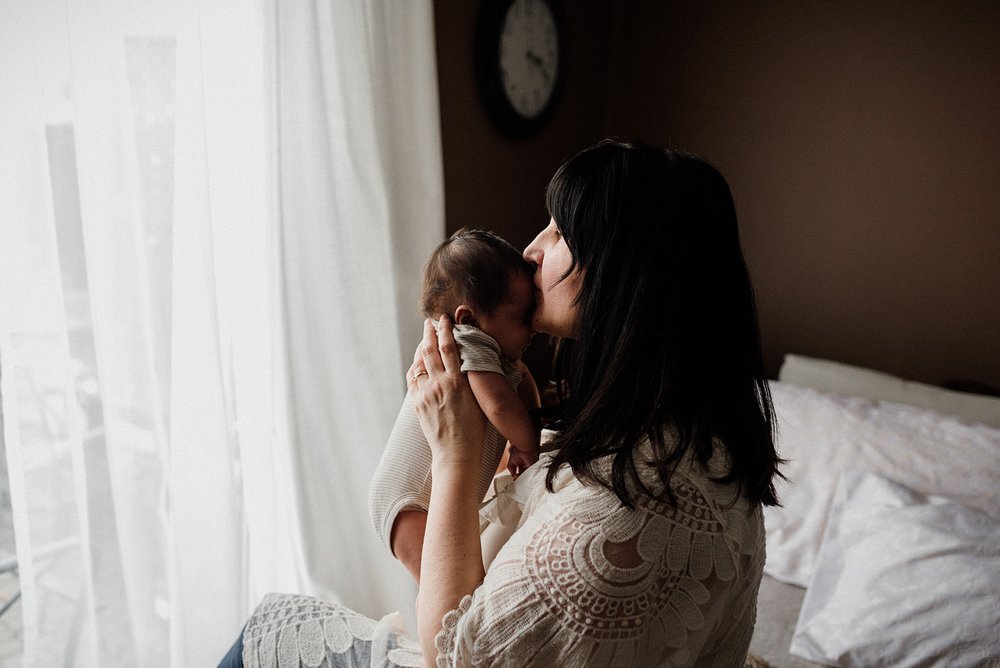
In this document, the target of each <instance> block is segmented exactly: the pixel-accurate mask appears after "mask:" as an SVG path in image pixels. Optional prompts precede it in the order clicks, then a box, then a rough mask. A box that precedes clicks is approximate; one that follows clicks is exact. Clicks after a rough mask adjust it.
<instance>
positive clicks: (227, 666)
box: [219, 626, 246, 668]
mask: <svg viewBox="0 0 1000 668" xmlns="http://www.w3.org/2000/svg"><path fill="white" fill-rule="evenodd" d="M245 630H246V627H245V626H244V627H243V628H242V629H240V635H239V637H238V638H237V639H236V642H234V643H233V646H232V647H230V648H229V651H228V652H226V656H225V657H223V659H222V661H220V662H219V668H243V631H245Z"/></svg>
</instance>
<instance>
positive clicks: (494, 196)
mask: <svg viewBox="0 0 1000 668" xmlns="http://www.w3.org/2000/svg"><path fill="white" fill-rule="evenodd" d="M562 7H563V9H564V11H565V13H566V23H567V28H568V33H569V38H570V44H569V51H568V57H567V67H568V68H569V78H568V80H567V86H566V92H565V96H564V98H563V100H562V103H561V104H560V108H559V111H558V113H557V115H556V117H555V119H554V122H553V124H552V126H551V127H550V128H548V129H547V130H546V131H544V132H543V133H542V134H541V135H540V136H539V137H538V138H535V139H532V140H527V141H522V142H518V141H514V140H508V139H505V138H503V137H502V136H501V135H499V133H498V132H497V131H495V130H493V128H492V127H491V126H490V124H489V122H488V120H487V118H486V115H485V112H484V111H483V110H482V107H481V105H480V103H479V100H478V98H477V96H476V91H475V85H474V80H473V78H472V57H471V50H472V43H473V42H472V40H473V36H474V25H475V3H472V2H464V1H459V0H449V1H444V0H437V2H436V4H435V10H436V19H437V38H438V57H439V65H438V67H439V76H440V84H441V103H442V107H441V113H442V130H443V142H444V160H445V187H446V212H447V218H448V228H449V230H453V229H456V228H457V227H459V226H461V225H464V224H470V223H474V224H477V225H482V226H485V227H491V228H493V229H496V230H497V231H498V232H500V233H502V234H504V235H505V236H508V238H509V239H510V240H511V241H512V242H513V243H517V244H523V243H525V242H526V241H528V240H529V239H530V238H531V235H532V234H533V232H534V231H535V230H537V229H538V228H539V227H540V226H541V224H542V223H543V222H544V217H545V213H544V207H543V200H542V195H543V193H544V187H545V183H546V182H547V180H548V178H549V176H550V175H551V173H552V171H553V170H554V169H555V167H556V166H557V165H558V164H559V162H560V161H561V160H562V159H563V158H564V157H566V156H567V155H569V154H571V153H573V152H575V151H576V150H578V149H580V148H583V147H584V146H586V145H589V144H591V143H593V142H594V141H595V140H596V139H598V138H600V137H601V136H606V135H615V136H624V137H635V138H643V139H646V140H648V141H651V142H654V143H659V144H663V145H668V146H674V147H677V148H685V149H688V150H693V151H695V152H697V153H699V154H701V155H702V156H704V157H706V158H707V159H709V160H711V161H712V162H714V163H715V164H716V165H717V166H718V167H719V168H720V169H721V170H722V172H723V173H724V174H725V175H726V177H727V178H728V180H729V181H730V184H731V185H732V188H733V193H734V196H735V199H736V205H737V210H738V211H739V214H740V220H741V227H742V229H743V239H744V245H745V249H746V254H747V258H748V261H749V263H750V266H751V272H752V274H753V276H754V280H755V284H756V287H757V292H758V301H759V308H760V317H761V327H762V334H763V338H764V348H765V357H766V361H767V363H768V368H769V371H770V373H771V374H772V375H773V374H774V373H776V371H777V367H778V364H780V360H781V356H782V355H783V354H784V353H786V352H799V353H803V354H810V355H815V356H821V357H827V358H831V359H838V360H842V361H846V362H850V363H855V364H860V365H864V366H868V367H872V368H877V369H882V370H886V371H889V372H892V373H896V374H899V375H902V376H905V377H909V378H915V379H919V380H925V381H928V382H941V381H944V380H947V379H952V378H971V379H976V380H979V381H984V382H988V383H990V384H993V385H1000V337H998V333H1000V152H998V148H1000V122H998V119H1000V114H998V109H1000V83H998V82H1000V3H987V2H978V3H972V2H925V3H916V2H898V3H887V2H879V3H864V2H847V3H819V2H814V3H797V2H777V1H758V2H754V3H735V2H734V3H700V2H698V3H696V2H684V3H681V2H640V1H634V2H623V3H615V4H614V5H613V8H612V9H609V7H612V3H603V2H596V1H595V2H579V1H576V2H563V3H562Z"/></svg>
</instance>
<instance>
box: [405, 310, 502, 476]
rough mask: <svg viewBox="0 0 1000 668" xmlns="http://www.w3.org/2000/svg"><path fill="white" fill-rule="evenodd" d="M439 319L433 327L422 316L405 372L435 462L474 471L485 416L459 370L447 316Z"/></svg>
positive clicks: (456, 349)
mask: <svg viewBox="0 0 1000 668" xmlns="http://www.w3.org/2000/svg"><path fill="white" fill-rule="evenodd" d="M439 322H440V324H439V327H440V331H435V330H434V324H433V323H432V322H431V321H430V320H429V319H428V320H425V321H424V338H423V340H422V341H421V342H420V346H419V347H418V348H417V351H416V352H415V353H414V355H413V365H412V366H411V367H410V370H409V372H408V373H407V379H408V386H409V390H410V392H412V393H413V403H414V406H415V407H416V411H417V417H418V418H419V420H420V428H421V429H422V430H423V432H424V436H426V437H427V442H428V443H429V444H430V447H431V456H432V457H433V465H434V466H435V467H437V466H441V465H448V466H450V465H459V466H463V467H469V468H470V469H473V470H475V471H477V472H478V470H479V466H480V456H481V451H482V445H483V437H484V436H485V434H486V417H485V416H484V415H483V412H482V410H480V408H479V404H478V403H476V397H475V396H474V395H473V394H472V389H471V388H470V387H469V381H468V379H467V378H466V377H465V374H463V373H462V361H461V359H460V358H459V356H458V346H457V345H456V344H455V337H454V335H453V334H452V325H451V321H450V320H449V319H448V318H447V316H441V320H440V321H439Z"/></svg>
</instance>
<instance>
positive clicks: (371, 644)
mask: <svg viewBox="0 0 1000 668" xmlns="http://www.w3.org/2000/svg"><path fill="white" fill-rule="evenodd" d="M243 665H245V666H247V668H271V667H275V666H276V667H277V668H293V667H294V668H298V667H299V666H311V667H317V666H344V667H347V666H350V667H352V668H357V667H360V666H390V667H399V668H403V667H416V666H421V665H422V663H421V654H420V646H419V645H418V644H417V643H416V642H414V641H412V640H411V639H410V638H409V637H408V636H407V635H406V633H405V630H404V629H403V625H402V622H401V620H400V619H399V616H398V615H395V614H393V615H387V616H386V617H383V618H382V619H381V620H379V621H377V622H376V621H375V620H372V619H369V618H368V617H365V616H364V615H361V614H359V613H357V612H354V611H353V610H350V609H349V608H345V607H344V606H341V605H337V604H334V603H328V602H326V601H321V600H320V599H317V598H313V597H311V596H298V595H293V594H268V595H267V596H265V597H264V600H263V601H262V602H261V604H260V605H259V606H258V607H257V610H256V611H255V612H254V614H253V616H252V617H251V618H250V621H249V622H248V623H247V627H246V630H245V631H244V632H243Z"/></svg>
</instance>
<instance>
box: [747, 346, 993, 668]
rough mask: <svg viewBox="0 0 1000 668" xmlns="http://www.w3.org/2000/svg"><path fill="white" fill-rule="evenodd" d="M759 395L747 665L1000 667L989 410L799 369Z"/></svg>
mask: <svg viewBox="0 0 1000 668" xmlns="http://www.w3.org/2000/svg"><path fill="white" fill-rule="evenodd" d="M771 392H772V399H773V401H774V406H775V413H776V416H777V425H778V430H779V433H778V448H779V452H780V454H781V456H782V457H784V458H786V459H788V463H787V465H786V466H785V467H784V469H783V471H784V472H785V474H786V475H787V476H788V480H787V481H782V482H781V483H780V485H779V487H778V492H779V497H780V499H781V501H782V507H781V508H769V509H767V511H766V512H765V526H766V529H767V550H768V556H767V563H766V566H765V577H764V580H763V582H762V584H761V589H760V595H759V598H758V608H757V626H756V628H755V631H754V636H753V640H752V641H751V646H750V652H751V656H752V658H753V659H755V660H757V661H758V663H757V664H756V665H765V666H772V667H773V668H805V667H811V666H817V665H835V666H1000V398H997V397H992V396H986V395H979V394H972V393H968V392H956V391H951V390H946V389H943V388H938V387H933V386H930V385H924V384H920V383H913V382H908V381H905V380H903V379H900V378H896V377H893V376H890V375H887V374H883V373H880V372H876V371H872V370H869V369H862V368H858V367H852V366H849V365H844V364H839V363H835V362H830V361H826V360H817V359H811V358H808V357H803V356H797V355H789V356H787V357H786V358H785V362H784V364H783V366H782V368H781V371H780V373H779V376H778V380H777V381H772V383H771Z"/></svg>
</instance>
